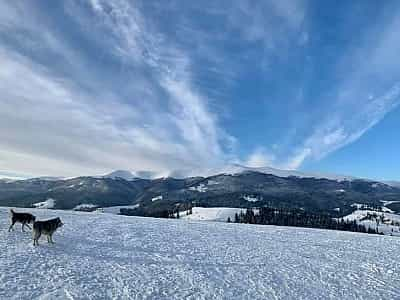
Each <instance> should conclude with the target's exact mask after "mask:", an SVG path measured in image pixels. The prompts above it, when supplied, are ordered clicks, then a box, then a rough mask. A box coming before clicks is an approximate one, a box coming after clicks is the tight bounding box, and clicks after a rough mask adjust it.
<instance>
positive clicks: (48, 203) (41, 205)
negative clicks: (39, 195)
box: [33, 198, 56, 209]
mask: <svg viewBox="0 0 400 300" xmlns="http://www.w3.org/2000/svg"><path fill="white" fill-rule="evenodd" d="M55 204H56V200H54V199H52V198H49V199H47V200H46V201H44V202H38V203H35V204H33V206H34V207H36V208H42V209H49V208H54V206H55Z"/></svg>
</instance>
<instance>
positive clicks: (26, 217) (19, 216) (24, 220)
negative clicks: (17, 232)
mask: <svg viewBox="0 0 400 300" xmlns="http://www.w3.org/2000/svg"><path fill="white" fill-rule="evenodd" d="M10 215H11V225H10V227H9V228H8V232H10V231H11V230H12V229H13V226H14V225H15V223H21V224H22V232H25V231H24V227H25V226H27V227H28V228H29V229H32V228H31V227H30V226H29V225H28V224H30V223H32V224H33V223H34V222H35V220H36V217H35V216H34V215H32V214H29V213H19V212H15V211H14V210H13V209H10Z"/></svg>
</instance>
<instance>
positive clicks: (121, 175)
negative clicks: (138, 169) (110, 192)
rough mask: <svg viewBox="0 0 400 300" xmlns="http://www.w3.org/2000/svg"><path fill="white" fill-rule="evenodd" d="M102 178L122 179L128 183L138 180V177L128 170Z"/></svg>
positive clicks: (115, 172)
mask: <svg viewBox="0 0 400 300" xmlns="http://www.w3.org/2000/svg"><path fill="white" fill-rule="evenodd" d="M102 177H104V178H111V179H117V178H122V179H125V180H128V181H129V180H133V179H135V178H136V176H135V175H134V174H133V173H132V172H130V171H126V170H116V171H114V172H111V173H109V174H106V175H103V176H102Z"/></svg>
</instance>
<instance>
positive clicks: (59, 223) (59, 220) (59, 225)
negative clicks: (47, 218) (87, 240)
mask: <svg viewBox="0 0 400 300" xmlns="http://www.w3.org/2000/svg"><path fill="white" fill-rule="evenodd" d="M56 224H57V228H60V227H62V226H64V223H63V222H62V221H61V219H60V218H57V219H56Z"/></svg>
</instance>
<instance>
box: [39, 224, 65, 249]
mask: <svg viewBox="0 0 400 300" xmlns="http://www.w3.org/2000/svg"><path fill="white" fill-rule="evenodd" d="M63 225H64V223H63V222H61V219H60V218H55V219H51V220H47V221H37V222H35V223H33V231H32V234H33V245H34V246H39V238H40V236H41V235H42V234H44V235H47V242H48V243H52V244H53V243H54V242H53V234H54V232H56V230H57V229H58V228H60V227H61V226H63Z"/></svg>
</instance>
